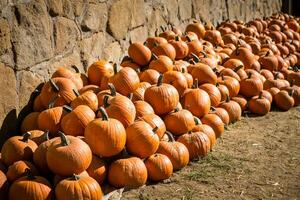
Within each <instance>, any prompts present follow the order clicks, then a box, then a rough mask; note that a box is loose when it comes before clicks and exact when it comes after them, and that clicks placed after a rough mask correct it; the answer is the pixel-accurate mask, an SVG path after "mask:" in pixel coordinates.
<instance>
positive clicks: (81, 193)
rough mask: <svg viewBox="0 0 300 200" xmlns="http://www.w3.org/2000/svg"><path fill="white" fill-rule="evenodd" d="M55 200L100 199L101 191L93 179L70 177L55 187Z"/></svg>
mask: <svg viewBox="0 0 300 200" xmlns="http://www.w3.org/2000/svg"><path fill="white" fill-rule="evenodd" d="M55 197H56V199H57V200H71V199H95V200H101V199H102V190H101V187H100V185H99V184H98V183H97V181H96V180H95V179H93V178H92V177H88V176H77V175H75V174H74V175H72V176H71V177H70V178H66V179H64V180H62V181H60V182H59V183H58V184H57V185H56V187H55Z"/></svg>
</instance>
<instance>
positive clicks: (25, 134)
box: [22, 132, 31, 143]
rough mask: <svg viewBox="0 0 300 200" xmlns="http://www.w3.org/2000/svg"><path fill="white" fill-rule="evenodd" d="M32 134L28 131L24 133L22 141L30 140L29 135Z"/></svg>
mask: <svg viewBox="0 0 300 200" xmlns="http://www.w3.org/2000/svg"><path fill="white" fill-rule="evenodd" d="M30 136H31V133H30V132H26V133H24V134H23V138H22V142H26V143H27V142H28V140H29V137H30Z"/></svg>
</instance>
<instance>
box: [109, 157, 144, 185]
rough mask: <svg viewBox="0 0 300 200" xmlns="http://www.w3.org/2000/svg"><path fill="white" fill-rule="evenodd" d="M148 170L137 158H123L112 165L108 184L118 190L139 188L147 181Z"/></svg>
mask: <svg viewBox="0 0 300 200" xmlns="http://www.w3.org/2000/svg"><path fill="white" fill-rule="evenodd" d="M147 177H148V174H147V168H146V166H145V164H144V162H143V161H142V160H141V159H139V158H137V157H130V158H122V159H118V160H116V161H114V162H112V163H111V165H110V166H109V170H108V182H109V184H110V185H112V186H114V187H116V188H122V187H126V188H137V187H140V186H143V185H144V184H145V183H146V181H147Z"/></svg>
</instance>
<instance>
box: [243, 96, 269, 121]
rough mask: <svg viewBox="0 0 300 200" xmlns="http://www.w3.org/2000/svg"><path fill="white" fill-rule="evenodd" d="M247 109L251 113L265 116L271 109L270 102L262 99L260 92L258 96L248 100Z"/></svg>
mask: <svg viewBox="0 0 300 200" xmlns="http://www.w3.org/2000/svg"><path fill="white" fill-rule="evenodd" d="M248 108H249V110H250V111H251V112H252V113H255V114H258V115H266V114H267V113H268V112H269V111H270V109H271V102H270V101H269V100H268V99H266V98H264V97H263V96H262V92H261V93H260V94H259V96H254V97H252V98H251V99H250V100H249V105H248Z"/></svg>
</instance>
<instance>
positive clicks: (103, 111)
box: [98, 106, 108, 121]
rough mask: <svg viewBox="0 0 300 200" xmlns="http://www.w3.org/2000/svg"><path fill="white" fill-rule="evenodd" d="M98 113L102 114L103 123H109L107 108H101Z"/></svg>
mask: <svg viewBox="0 0 300 200" xmlns="http://www.w3.org/2000/svg"><path fill="white" fill-rule="evenodd" d="M98 111H99V112H100V113H101V116H102V121H108V115H107V112H106V110H105V108H103V107H102V106H101V107H100V108H99V110H98Z"/></svg>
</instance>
